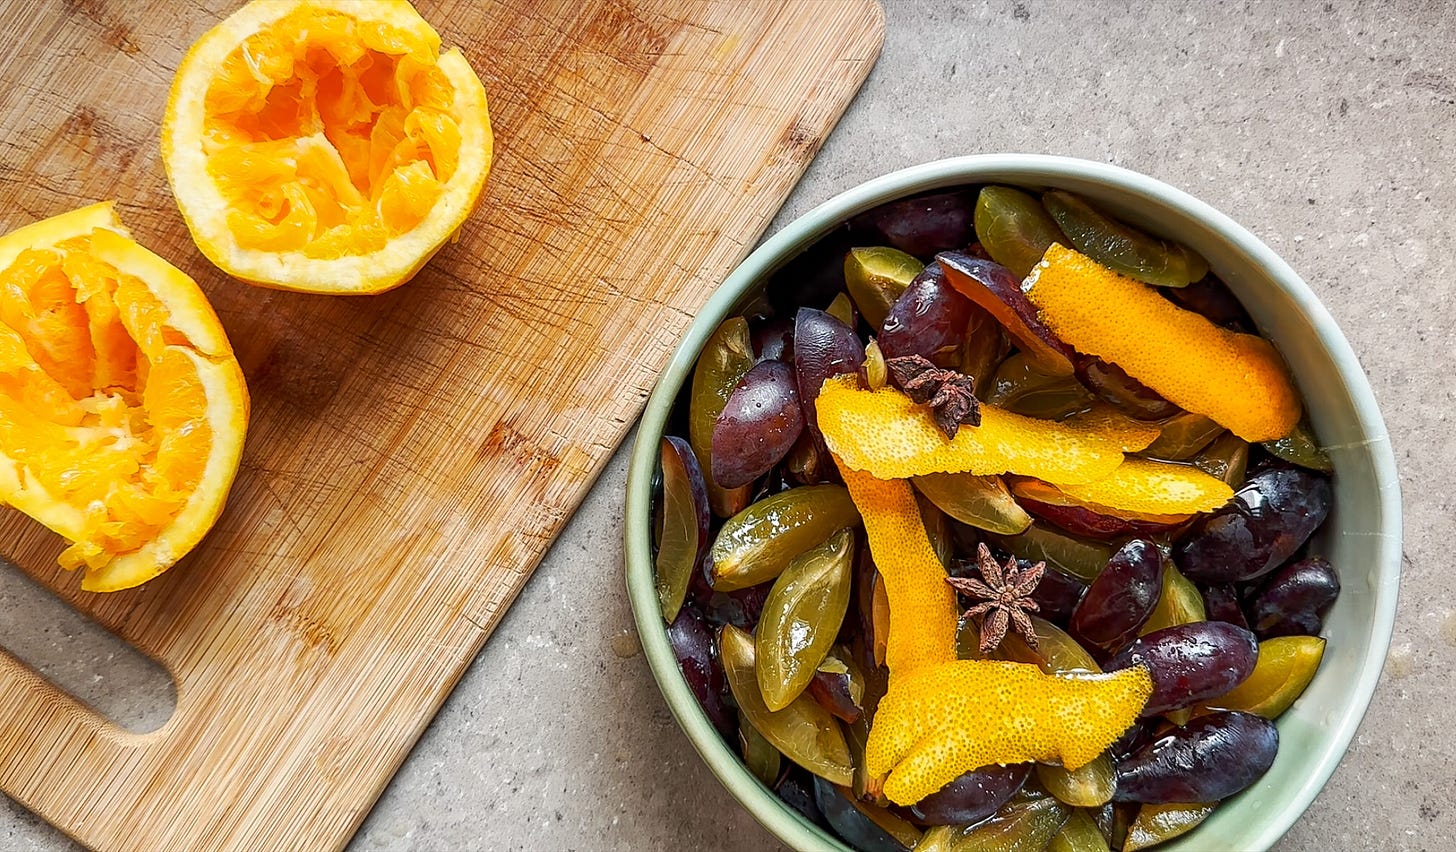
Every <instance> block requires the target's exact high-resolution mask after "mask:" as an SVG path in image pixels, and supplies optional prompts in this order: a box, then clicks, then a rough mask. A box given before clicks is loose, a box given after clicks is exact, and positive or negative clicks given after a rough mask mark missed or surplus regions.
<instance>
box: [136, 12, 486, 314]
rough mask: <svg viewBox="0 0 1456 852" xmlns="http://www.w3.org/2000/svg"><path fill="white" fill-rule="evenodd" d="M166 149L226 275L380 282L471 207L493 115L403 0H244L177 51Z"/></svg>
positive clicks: (341, 286)
mask: <svg viewBox="0 0 1456 852" xmlns="http://www.w3.org/2000/svg"><path fill="white" fill-rule="evenodd" d="M162 160H163V162H164V163H165V165H166V169H167V179H168V181H170V183H171V185H172V193H173V195H175V196H176V198H177V205H178V207H180V208H181V210H182V215H183V217H184V218H185V219H186V220H187V227H188V228H190V229H191V231H192V238H193V240H194V241H195V242H196V243H197V247H198V248H199V249H201V250H202V253H203V254H205V255H207V257H208V258H209V259H210V260H211V261H212V262H213V263H215V264H217V265H218V266H219V267H221V268H222V269H223V270H224V271H226V272H227V273H229V274H231V275H233V276H236V277H238V278H241V279H243V280H244V281H249V282H252V283H255V284H262V285H265V286H271V287H279V288H283V289H288V290H304V291H308V292H316V293H378V292H380V291H383V290H388V289H389V288H391V287H394V286H397V285H399V284H402V283H404V282H405V281H407V280H409V278H410V277H411V276H413V275H414V274H415V273H416V272H417V271H419V269H420V267H421V266H423V265H424V264H425V262H426V261H428V260H429V259H430V257H431V256H433V255H434V254H435V252H436V251H438V250H439V248H440V247H441V246H442V245H444V244H445V242H446V241H447V240H449V239H450V238H451V237H452V236H453V235H454V234H455V232H456V231H457V230H458V229H459V228H460V225H461V223H463V222H464V221H465V218H466V217H467V216H469V215H470V212H471V211H472V210H474V209H475V205H476V203H477V202H478V200H479V198H480V192H481V189H482V187H484V185H485V178H486V174H487V172H489V170H490V162H491V131H490V116H489V114H488V112H487V110H486V101H485V89H484V87H482V86H481V84H480V78H479V77H477V76H476V75H475V72H474V71H473V70H472V69H471V67H470V64H469V63H468V62H466V60H465V57H464V56H463V55H462V54H461V53H460V51H459V50H453V49H452V50H449V51H446V52H444V53H441V52H440V36H439V34H438V33H436V32H435V31H434V29H432V28H431V27H430V25H429V24H427V23H426V22H425V20H424V19H423V18H421V17H420V16H419V14H418V13H417V12H416V11H415V10H414V8H413V7H412V6H410V4H409V3H407V2H405V0H369V2H362V0H254V2H251V3H249V4H247V5H246V6H244V7H243V8H241V9H239V10H238V11H237V12H235V13H233V15H232V16H231V17H229V18H228V19H227V20H225V21H223V22H222V23H221V24H218V25H217V26H216V27H214V28H213V29H211V30H209V31H208V32H207V33H206V34H205V35H203V37H202V38H201V39H199V40H198V42H197V44H195V45H193V47H192V49H191V50H190V51H189V52H188V53H187V55H186V56H185V57H184V58H183V60H182V64H181V66H180V67H179V68H178V69H177V77H176V79H175V80H174V81H173V83H172V92H171V96H170V97H169V98H168V100H167V112H166V116H165V118H164V119H163V123H162Z"/></svg>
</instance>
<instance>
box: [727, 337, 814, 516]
mask: <svg viewBox="0 0 1456 852" xmlns="http://www.w3.org/2000/svg"><path fill="white" fill-rule="evenodd" d="M803 428H804V414H803V408H802V407H801V406H800V405H799V389H798V386H797V385H796V384H795V380H794V370H793V368H792V367H790V366H789V365H788V364H785V363H783V362H782V361H760V362H758V363H757V364H755V365H753V367H751V368H750V369H749V370H748V372H747V373H744V374H743V378H741V379H739V380H738V384H737V385H735V386H734V388H733V392H732V393H730V394H729V395H728V400H727V402H725V403H724V405H723V410H722V411H721V412H720V413H719V414H718V419H717V420H716V421H715V422H714V424H713V456H712V459H713V480H714V481H715V482H717V483H718V484H719V485H720V486H722V487H724V488H737V487H739V486H743V485H748V484H749V483H751V482H753V481H754V480H755V479H757V478H759V477H760V476H762V475H764V474H765V473H768V472H769V470H770V469H772V468H773V466H774V465H776V464H778V463H779V461H780V460H781V459H783V457H784V456H786V455H788V452H789V449H790V448H791V447H793V446H794V442H795V441H797V440H798V439H799V433H800V432H801V431H803Z"/></svg>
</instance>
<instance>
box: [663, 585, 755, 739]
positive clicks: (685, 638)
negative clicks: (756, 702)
mask: <svg viewBox="0 0 1456 852" xmlns="http://www.w3.org/2000/svg"><path fill="white" fill-rule="evenodd" d="M667 643H668V645H670V646H671V647H672V654H673V656H674V657H676V658H677V666H678V669H679V670H680V671H682V676H683V680H685V681H687V685H688V690H689V691H691V692H692V694H693V697H694V698H696V699H697V701H698V706H699V707H701V708H703V715H705V716H707V717H708V721H709V722H710V723H711V724H712V725H713V727H714V728H716V729H717V730H718V734H719V736H721V737H723V739H725V740H731V739H733V738H734V737H735V736H736V734H735V731H737V729H738V720H737V714H735V713H734V712H733V711H732V710H731V709H730V708H729V707H728V704H727V702H725V701H724V700H723V696H724V695H726V694H727V692H728V682H727V681H726V680H724V677H723V664H722V662H721V661H720V660H719V659H718V648H717V642H716V641H715V640H714V638H713V630H712V628H710V627H709V626H708V623H707V622H706V621H704V620H703V617H702V616H701V615H699V614H698V613H697V612H695V611H694V610H692V609H683V610H681V611H680V612H678V614H677V618H676V619H675V620H674V621H673V622H672V624H669V625H668V627H667Z"/></svg>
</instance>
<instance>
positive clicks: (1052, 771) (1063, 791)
mask: <svg viewBox="0 0 1456 852" xmlns="http://www.w3.org/2000/svg"><path fill="white" fill-rule="evenodd" d="M1036 777H1037V780H1039V781H1040V782H1041V785H1042V786H1043V787H1045V788H1046V791H1047V792H1048V793H1051V794H1052V795H1053V796H1056V797H1057V800H1058V801H1060V802H1062V803H1063V804H1067V805H1071V806H1072V807H1076V808H1098V807H1101V806H1102V805H1104V804H1106V803H1107V802H1110V801H1112V793H1113V791H1114V789H1115V788H1116V783H1115V780H1114V778H1113V769H1112V756H1111V755H1110V754H1107V753H1106V752H1104V753H1103V754H1102V755H1101V756H1099V757H1098V758H1097V759H1096V760H1093V761H1092V762H1091V763H1088V764H1084V765H1082V766H1079V767H1077V769H1075V770H1069V769H1066V768H1065V767H1061V766H1053V765H1051V764H1048V763H1038V764H1037V765H1036Z"/></svg>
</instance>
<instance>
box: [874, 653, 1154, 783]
mask: <svg viewBox="0 0 1456 852" xmlns="http://www.w3.org/2000/svg"><path fill="white" fill-rule="evenodd" d="M1152 691H1153V683H1152V678H1151V677H1150V676H1149V674H1148V671H1147V669H1145V668H1143V667H1141V666H1135V667H1133V668H1129V669H1123V670H1121V671H1117V672H1113V673H1111V674H1082V673H1066V674H1056V675H1048V674H1045V673H1043V672H1042V671H1041V669H1039V668H1038V667H1036V666H1034V665H1028V664H1026V663H1009V662H999V661H993V660H954V661H951V662H947V663H941V664H939V665H935V666H926V667H923V668H921V669H918V670H916V671H914V672H911V673H910V674H909V675H906V676H903V677H893V678H892V679H891V681H890V688H889V691H888V692H887V693H886V694H885V697H884V698H883V699H882V700H881V701H880V706H879V709H878V710H877V711H876V713H875V721H874V726H873V728H872V729H871V730H870V735H869V741H868V743H867V744H866V746H865V765H866V770H867V772H868V773H869V775H870V777H871V778H880V777H885V776H886V774H887V773H888V777H886V778H885V783H884V793H885V795H886V796H887V797H888V798H889V799H890V801H892V802H895V803H896V804H901V805H910V804H914V803H915V802H918V801H920V800H921V799H923V798H925V797H926V796H928V795H930V794H931V793H934V792H936V791H937V790H939V789H940V788H942V787H944V786H945V785H946V784H947V783H949V782H950V781H952V780H954V779H955V778H957V777H958V776H960V775H961V774H963V773H965V772H968V771H970V770H972V769H977V768H979V767H982V766H991V765H993V764H1011V763H1024V762H1028V761H1036V762H1039V763H1060V764H1061V765H1063V766H1065V767H1066V768H1067V769H1069V770H1073V771H1075V770H1076V769H1078V768H1080V767H1081V766H1083V765H1085V764H1087V763H1089V762H1091V761H1092V760H1093V759H1095V758H1096V757H1097V756H1098V755H1100V754H1102V753H1103V752H1104V751H1106V750H1107V748H1108V747H1109V746H1111V745H1112V743H1113V742H1114V741H1116V740H1117V738H1118V737H1120V736H1122V734H1123V733H1124V732H1125V731H1126V730H1127V729H1128V728H1129V727H1131V726H1132V724H1133V722H1135V721H1137V718H1138V714H1139V713H1141V712H1142V709H1143V707H1144V706H1145V705H1146V704H1147V700H1148V696H1150V695H1151V694H1152Z"/></svg>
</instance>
